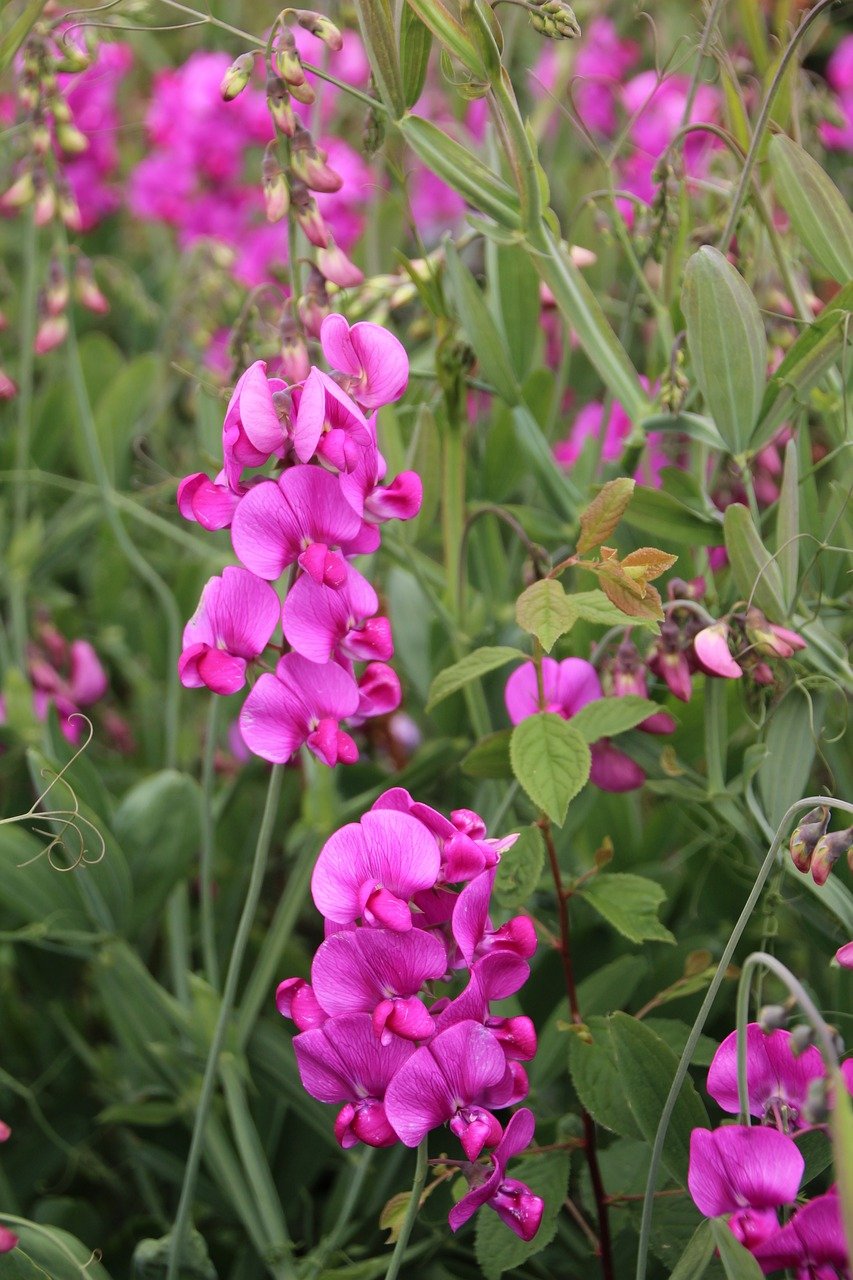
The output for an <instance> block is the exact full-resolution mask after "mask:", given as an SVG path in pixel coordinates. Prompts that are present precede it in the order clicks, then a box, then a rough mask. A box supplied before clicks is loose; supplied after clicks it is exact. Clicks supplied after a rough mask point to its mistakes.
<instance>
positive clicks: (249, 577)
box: [178, 566, 281, 694]
mask: <svg viewBox="0 0 853 1280" xmlns="http://www.w3.org/2000/svg"><path fill="white" fill-rule="evenodd" d="M280 612H281V610H280V605H279V601H278V596H277V595H276V593H275V591H273V589H272V587H271V586H270V585H269V583H268V582H264V580H263V579H262V578H257V577H255V575H254V574H253V573H250V572H249V571H248V569H239V568H235V567H230V566H229V567H228V568H227V569H224V570H223V572H222V577H221V578H217V577H214V578H211V579H210V581H209V582H208V583H207V585H206V587H205V588H204V591H203V592H202V596H201V600H200V601H199V605H198V608H197V609H196V611H195V613H194V614H193V616H192V618H191V619H190V620H189V622H188V623H187V625H186V627H185V628H184V649H183V652H182V654H181V656H180V659H179V661H178V670H179V671H180V675H181V683H182V684H183V685H185V686H186V688H188V689H199V688H201V687H202V686H203V685H206V686H207V688H208V689H211V690H212V691H213V692H214V693H220V694H228V693H236V692H237V690H238V689H242V688H243V685H244V684H245V683H246V667H247V665H248V663H250V662H254V660H255V659H256V658H257V657H259V656H260V654H261V653H263V651H264V649H265V648H266V647H267V645H268V644H269V642H270V639H271V637H272V633H273V632H274V631H275V629H276V626H277V625H278V621H279V616H280Z"/></svg>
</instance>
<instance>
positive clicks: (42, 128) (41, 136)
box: [30, 120, 51, 156]
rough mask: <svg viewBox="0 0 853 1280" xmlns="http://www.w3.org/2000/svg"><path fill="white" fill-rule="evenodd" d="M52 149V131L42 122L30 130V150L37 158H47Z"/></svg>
mask: <svg viewBox="0 0 853 1280" xmlns="http://www.w3.org/2000/svg"><path fill="white" fill-rule="evenodd" d="M50 147H51V141H50V129H48V127H47V125H46V124H45V123H44V121H43V120H41V121H39V122H37V123H35V124H34V125H33V127H32V129H30V150H31V151H32V153H33V155H35V156H46V155H47V153H48V151H50Z"/></svg>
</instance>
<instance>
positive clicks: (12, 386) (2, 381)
mask: <svg viewBox="0 0 853 1280" xmlns="http://www.w3.org/2000/svg"><path fill="white" fill-rule="evenodd" d="M17 394H18V384H17V383H16V382H15V380H14V379H13V378H10V377H9V375H8V373H6V371H5V369H0V400H14V398H15V396H16V395H17Z"/></svg>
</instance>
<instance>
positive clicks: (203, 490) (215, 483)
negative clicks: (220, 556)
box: [177, 471, 241, 532]
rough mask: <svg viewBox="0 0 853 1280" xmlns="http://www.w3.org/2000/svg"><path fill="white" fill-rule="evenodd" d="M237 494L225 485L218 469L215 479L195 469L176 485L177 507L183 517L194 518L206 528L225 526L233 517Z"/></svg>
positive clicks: (223, 527) (237, 501)
mask: <svg viewBox="0 0 853 1280" xmlns="http://www.w3.org/2000/svg"><path fill="white" fill-rule="evenodd" d="M240 496H241V495H240V493H239V492H236V491H235V490H234V489H232V488H231V487H230V486H229V485H228V483H227V481H226V479H225V472H224V471H220V472H219V475H218V476H217V477H216V479H215V480H211V478H210V476H208V475H205V473H204V472H203V471H195V472H193V474H192V475H190V476H184V478H183V480H182V481H181V483H180V484H179V485H178V495H177V503H178V510H179V511H180V513H181V515H182V516H183V517H184V519H185V520H194V521H195V522H196V523H197V524H200V525H201V527H202V528H203V529H207V530H208V531H209V532H212V531H213V530H214V529H227V528H229V527H230V525H231V521H232V520H233V519H234V512H235V511H236V510H237V507H238V504H239V502H240Z"/></svg>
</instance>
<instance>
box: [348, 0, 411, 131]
mask: <svg viewBox="0 0 853 1280" xmlns="http://www.w3.org/2000/svg"><path fill="white" fill-rule="evenodd" d="M356 16H357V18H358V26H359V30H360V31H361V39H362V43H363V44H364V51H365V53H366V54H367V56H368V59H369V60H370V69H371V71H372V72H373V79H374V81H375V83H376V88H377V89H378V91H379V96H380V97H381V99H382V101H383V102H384V103H385V105H386V106H387V107H388V108H389V109H390V110H391V111H392V112H393V114H394V116H395V118H399V117H400V116H402V115H403V113H404V112H405V110H406V101H405V95H404V93H403V81H402V77H401V75H400V64H399V61H398V59H397V44H396V41H395V38H394V13H393V10H392V8H391V4H390V0H361V3H360V4H359V5H358V6H357V7H356Z"/></svg>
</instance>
